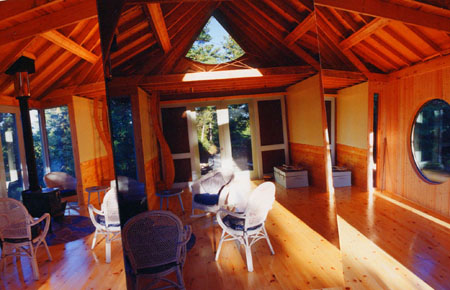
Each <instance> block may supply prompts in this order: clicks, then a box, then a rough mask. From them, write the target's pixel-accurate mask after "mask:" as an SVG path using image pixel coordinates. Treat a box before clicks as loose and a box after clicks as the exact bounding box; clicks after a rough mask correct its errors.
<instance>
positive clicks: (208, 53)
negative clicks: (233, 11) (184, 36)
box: [186, 17, 245, 64]
mask: <svg viewBox="0 0 450 290" xmlns="http://www.w3.org/2000/svg"><path fill="white" fill-rule="evenodd" d="M244 53H245V52H244V51H243V50H242V48H241V47H240V46H239V44H237V42H236V41H235V40H234V39H233V38H232V37H231V35H229V34H228V33H227V32H226V30H225V29H224V28H223V27H222V26H221V25H220V24H219V22H218V21H217V20H216V19H215V18H214V17H211V18H210V19H209V20H208V23H206V25H205V27H204V28H203V30H202V31H201V32H200V35H199V36H198V37H197V40H196V41H195V42H194V44H193V45H192V47H191V49H190V50H189V51H188V53H187V54H186V57H188V58H190V59H192V60H195V61H198V62H201V63H205V64H219V63H225V62H229V61H232V60H235V59H238V58H239V57H241V56H242V55H244Z"/></svg>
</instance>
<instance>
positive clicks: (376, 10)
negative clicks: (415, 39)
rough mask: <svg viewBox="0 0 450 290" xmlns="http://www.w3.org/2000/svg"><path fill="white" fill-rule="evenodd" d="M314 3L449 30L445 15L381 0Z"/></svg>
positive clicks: (327, 0)
mask: <svg viewBox="0 0 450 290" xmlns="http://www.w3.org/2000/svg"><path fill="white" fill-rule="evenodd" d="M314 4H315V5H319V6H326V7H332V8H336V9H342V10H346V11H351V12H355V13H361V14H365V15H370V16H375V17H383V18H388V19H392V20H397V21H401V22H404V23H407V24H412V25H419V26H425V27H430V28H434V29H437V30H442V31H445V32H450V21H449V20H448V18H447V17H443V16H440V15H436V14H431V13H426V12H424V11H421V10H417V9H413V8H410V7H405V6H401V5H398V4H395V3H390V2H386V1H382V0H370V1H366V0H347V1H342V0H315V1H314Z"/></svg>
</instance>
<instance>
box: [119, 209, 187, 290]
mask: <svg viewBox="0 0 450 290" xmlns="http://www.w3.org/2000/svg"><path fill="white" fill-rule="evenodd" d="M191 234H192V229H191V227H190V226H184V227H183V224H182V223H181V221H180V219H179V218H178V217H177V216H176V215H174V214H173V213H171V212H169V211H162V210H155V211H147V212H144V213H141V214H138V215H136V216H134V217H133V218H131V219H130V220H128V222H127V223H126V224H125V226H124V227H123V233H122V243H123V248H124V251H125V257H126V262H129V264H130V266H131V269H132V271H133V275H134V277H135V280H134V281H133V282H134V284H135V285H134V287H133V288H132V289H149V288H150V287H152V286H154V285H156V284H157V283H158V282H160V281H165V282H167V283H169V284H170V285H169V286H166V287H161V288H158V289H165V288H171V287H176V288H178V289H185V286H184V281H183V265H184V261H185V258H186V244H187V242H188V241H189V239H190V237H191ZM172 272H175V273H176V275H177V280H178V281H177V282H175V281H172V280H169V279H166V278H164V277H165V276H166V275H168V274H170V273H172ZM144 279H150V283H149V285H144V284H143V280H144ZM144 286H145V287H144Z"/></svg>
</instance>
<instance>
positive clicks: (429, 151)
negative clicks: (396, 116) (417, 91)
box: [411, 99, 450, 183]
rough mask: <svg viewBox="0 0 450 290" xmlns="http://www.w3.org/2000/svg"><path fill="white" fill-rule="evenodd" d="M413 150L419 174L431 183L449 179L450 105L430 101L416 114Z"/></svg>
mask: <svg viewBox="0 0 450 290" xmlns="http://www.w3.org/2000/svg"><path fill="white" fill-rule="evenodd" d="M411 149H412V152H413V157H414V161H415V163H416V166H417V168H418V170H419V171H420V173H421V174H422V175H423V176H424V177H425V178H426V179H427V180H429V181H431V182H434V183H442V182H445V181H446V180H448V179H449V178H450V105H449V104H448V103H447V102H445V101H443V100H439V99H435V100H431V101H429V102H427V103H425V105H423V106H422V108H421V109H420V110H419V112H418V113H417V115H416V117H415V120H414V124H413V128H412V134H411Z"/></svg>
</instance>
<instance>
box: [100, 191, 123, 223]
mask: <svg viewBox="0 0 450 290" xmlns="http://www.w3.org/2000/svg"><path fill="white" fill-rule="evenodd" d="M111 185H112V186H111V188H110V189H109V190H108V192H106V194H105V197H104V198H103V203H102V212H103V214H104V215H105V224H106V227H108V226H110V225H115V226H117V225H119V224H120V215H119V203H118V201H117V189H116V186H115V184H114V185H113V184H112V183H111Z"/></svg>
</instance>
